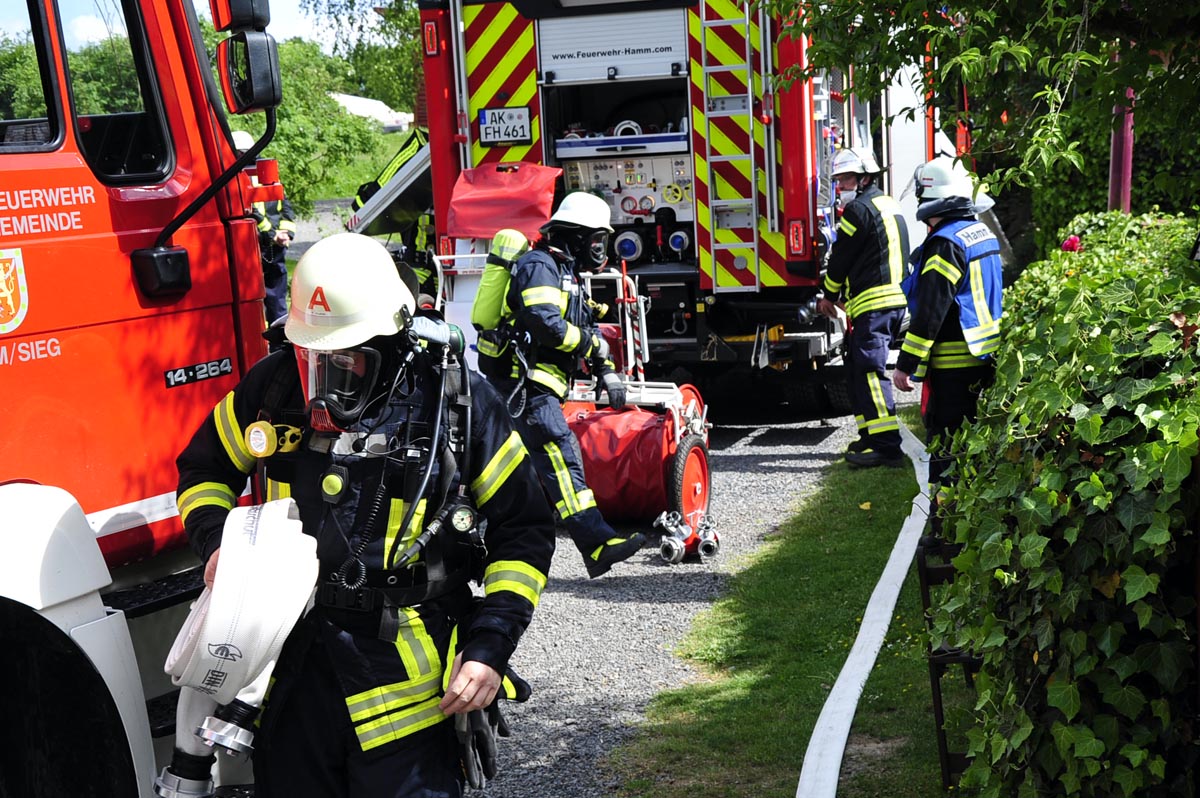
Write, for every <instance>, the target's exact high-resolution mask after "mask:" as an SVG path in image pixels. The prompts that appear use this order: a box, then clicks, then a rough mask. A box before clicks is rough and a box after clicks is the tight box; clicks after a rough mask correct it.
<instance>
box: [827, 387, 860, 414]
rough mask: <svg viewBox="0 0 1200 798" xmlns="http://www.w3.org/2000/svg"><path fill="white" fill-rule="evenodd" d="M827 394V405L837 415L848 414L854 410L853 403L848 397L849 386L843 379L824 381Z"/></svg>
mask: <svg viewBox="0 0 1200 798" xmlns="http://www.w3.org/2000/svg"><path fill="white" fill-rule="evenodd" d="M825 390H826V392H827V393H828V395H829V406H830V408H832V409H833V412H835V413H837V414H839V415H843V416H845V415H849V414H851V413H853V412H854V404H853V402H852V401H851V399H850V386H849V385H848V384H846V381H845V380H831V381H829V382H827V383H825Z"/></svg>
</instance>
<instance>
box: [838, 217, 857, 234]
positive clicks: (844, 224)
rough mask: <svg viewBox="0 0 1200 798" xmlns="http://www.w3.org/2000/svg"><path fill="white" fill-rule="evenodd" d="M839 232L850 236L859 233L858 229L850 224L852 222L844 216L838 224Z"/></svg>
mask: <svg viewBox="0 0 1200 798" xmlns="http://www.w3.org/2000/svg"><path fill="white" fill-rule="evenodd" d="M838 232H839V233H845V234H846V235H848V236H852V235H854V234H855V233H857V232H858V228H857V227H855V226H854V225H852V224H850V220H849V219H847V218H846V217H845V216H843V217H842V220H841V221H840V222H838Z"/></svg>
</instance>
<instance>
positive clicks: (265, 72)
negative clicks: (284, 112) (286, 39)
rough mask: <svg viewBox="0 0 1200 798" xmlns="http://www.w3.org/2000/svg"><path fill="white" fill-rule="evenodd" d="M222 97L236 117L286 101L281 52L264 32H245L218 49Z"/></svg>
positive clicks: (236, 34) (225, 41)
mask: <svg viewBox="0 0 1200 798" xmlns="http://www.w3.org/2000/svg"><path fill="white" fill-rule="evenodd" d="M217 64H218V69H219V71H220V73H221V93H222V94H224V95H225V104H226V105H228V106H229V110H230V111H232V112H233V113H235V114H245V113H250V112H251V111H262V110H265V109H267V108H274V107H276V106H277V105H279V103H280V101H281V100H283V86H282V83H281V82H280V74H279V51H278V50H277V49H276V47H275V39H274V38H273V37H272V36H271V34H269V33H264V32H262V31H241V32H239V33H235V34H233V35H232V36H230V37H229V38H228V39H226V40H224V41H223V42H221V43H220V44H218V45H217Z"/></svg>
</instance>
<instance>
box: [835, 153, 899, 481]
mask: <svg viewBox="0 0 1200 798" xmlns="http://www.w3.org/2000/svg"><path fill="white" fill-rule="evenodd" d="M881 171H882V170H881V169H880V167H879V165H878V163H877V162H876V160H875V156H874V154H872V153H871V152H870V151H869V150H859V149H846V150H840V151H839V152H838V153H837V154H836V155H835V156H834V158H833V178H834V180H835V181H836V182H837V186H838V189H839V198H840V199H841V200H842V208H843V210H842V218H841V220H840V221H839V222H838V236H837V240H836V241H835V242H834V244H833V248H832V250H831V251H830V256H829V266H828V268H827V270H826V272H825V279H824V282H823V285H822V288H823V289H824V293H823V294H822V295H820V297H819V299H818V302H817V310H818V311H819V312H820V313H822V314H823V315H825V316H828V317H830V318H835V317H836V315H837V309H836V307H835V305H834V300H837V299H838V298H839V296H840V297H844V299H845V308H846V313H847V315H849V317H850V325H851V328H850V340H849V343H848V360H849V366H850V375H849V381H850V396H851V402H852V405H853V408H854V417H855V421H856V422H857V424H858V439H857V440H856V441H854V442H853V443H851V444H850V447H849V450H848V451H847V452H846V462H848V463H850V464H851V465H853V466H859V467H867V466H878V465H899V464H901V463H903V462H904V457H903V455H902V454H901V452H900V423H899V420H898V419H897V418H896V404H895V401H894V399H893V396H892V383H891V380H889V379H888V376H887V359H888V353H889V351H890V350H891V348H892V345H893V344H894V343H895V341H896V339H897V338H898V337H899V335H900V331H901V323H902V322H903V320H904V308H905V298H904V292H903V290H901V288H900V282H901V280H903V279H904V273H905V266H906V264H907V262H908V247H909V245H908V227H907V225H906V224H905V221H904V217H903V213H902V212H901V210H900V205H899V204H898V203H897V202H896V201H895V200H894V199H892V198H891V197H889V196H888V195H887V194H884V193H883V191H881V190H880V189H879V187H878V186H876V185H875V180H876V178H877V176H878V175H879V174H880V172H881Z"/></svg>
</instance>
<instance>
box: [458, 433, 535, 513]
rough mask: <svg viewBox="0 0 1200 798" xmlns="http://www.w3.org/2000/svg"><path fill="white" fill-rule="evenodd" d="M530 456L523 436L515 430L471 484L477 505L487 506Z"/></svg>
mask: <svg viewBox="0 0 1200 798" xmlns="http://www.w3.org/2000/svg"><path fill="white" fill-rule="evenodd" d="M528 456H529V452H528V451H526V449H525V444H524V443H522V442H521V436H520V435H518V434H517V433H516V431H515V430H514V431H513V432H512V433H511V434H509V436H508V439H507V440H506V441H504V443H503V444H502V445H501V446H500V448H499V449H497V450H496V453H495V454H494V455H492V459H491V460H489V461H488V464H487V465H485V466H484V467H483V469H482V470H481V471H480V472H479V476H477V477H475V479H474V481H472V482H471V493H472V495H474V496H475V503H476V504H478V505H479V506H480V507H482V506H483V505H484V504H486V503H487V501H488V499H490V498H492V496H493V495H495V493H496V491H497V490H499V489H500V486H501V485H503V484H504V483H505V481H507V480H508V478H509V477H510V476H511V475H512V472H513V471H515V470H516V469H517V466H519V465H520V464H521V461H522V460H524V459H525V458H526V457H528Z"/></svg>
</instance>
